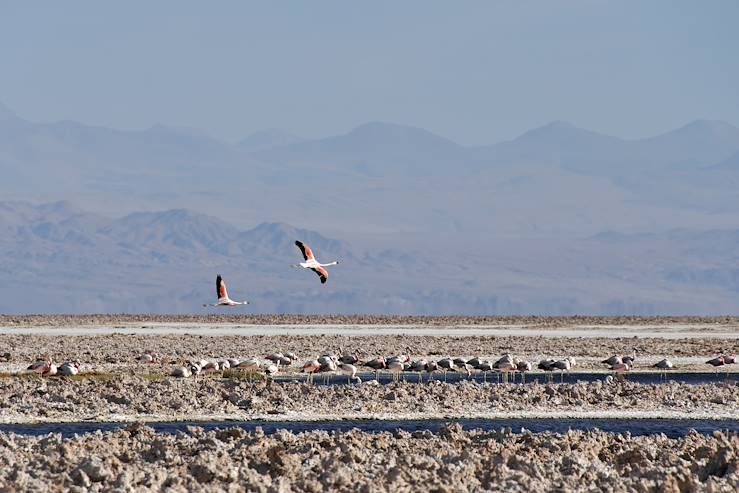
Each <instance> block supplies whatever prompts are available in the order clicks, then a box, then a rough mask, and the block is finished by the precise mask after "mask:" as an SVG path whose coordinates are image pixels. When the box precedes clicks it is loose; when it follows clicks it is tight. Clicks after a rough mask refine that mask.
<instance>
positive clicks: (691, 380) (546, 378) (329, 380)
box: [275, 371, 739, 385]
mask: <svg viewBox="0 0 739 493" xmlns="http://www.w3.org/2000/svg"><path fill="white" fill-rule="evenodd" d="M358 376H359V377H360V379H361V381H363V382H366V381H368V380H375V379H377V381H378V382H379V383H381V384H389V383H392V382H393V381H394V379H393V375H392V374H390V373H387V372H380V373H378V374H377V376H375V374H374V373H370V372H362V373H358ZM609 376H611V375H609V374H604V373H571V374H567V373H564V374H559V373H553V374H546V375H545V374H541V373H537V374H534V375H531V374H529V375H526V376H524V379H523V382H522V377H521V375H515V376H513V375H510V376H508V377H506V376H504V375H501V374H495V373H493V372H488V373H487V374H482V373H479V372H475V373H473V374H472V375H470V376H469V377H468V376H467V375H466V374H464V373H459V372H451V371H450V372H447V374H446V375H444V374H443V373H433V374H430V375H429V374H427V373H421V374H419V373H416V372H406V373H403V374H401V376H400V378H401V380H402V381H403V382H408V383H428V382H429V381H439V382H444V381H446V382H448V383H457V382H462V381H475V382H478V383H488V384H500V383H517V384H520V383H526V384H530V383H535V382H538V383H549V382H551V383H554V384H558V383H570V384H571V383H577V382H596V381H604V380H605V379H606V378H607V377H609ZM306 378H307V376H306V375H302V374H301V375H298V376H278V377H277V378H276V379H275V381H276V382H279V383H290V382H304V381H305V380H306ZM612 378H613V377H612ZM624 378H625V379H626V381H628V382H634V383H639V384H661V383H668V382H677V383H684V384H688V385H703V384H708V383H723V382H739V374H726V373H719V374H716V373H713V372H702V373H667V374H665V375H662V374H659V373H630V374H628V375H626V376H624ZM313 383H314V384H315V385H347V384H349V383H350V382H349V379H348V377H347V376H345V375H340V374H339V375H336V374H316V375H314V376H313Z"/></svg>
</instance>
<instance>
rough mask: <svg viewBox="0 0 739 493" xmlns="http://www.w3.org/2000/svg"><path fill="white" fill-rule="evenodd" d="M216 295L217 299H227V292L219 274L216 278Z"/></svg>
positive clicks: (224, 282)
mask: <svg viewBox="0 0 739 493" xmlns="http://www.w3.org/2000/svg"><path fill="white" fill-rule="evenodd" d="M216 295H218V299H219V300H220V299H221V298H228V291H226V281H224V280H223V278H222V277H221V275H220V274H218V277H216Z"/></svg>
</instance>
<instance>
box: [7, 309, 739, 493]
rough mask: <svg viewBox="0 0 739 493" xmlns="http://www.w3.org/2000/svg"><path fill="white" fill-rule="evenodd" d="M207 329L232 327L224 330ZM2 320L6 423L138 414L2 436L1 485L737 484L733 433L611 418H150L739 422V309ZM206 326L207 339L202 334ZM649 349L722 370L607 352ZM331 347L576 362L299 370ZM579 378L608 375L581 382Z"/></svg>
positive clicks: (662, 487)
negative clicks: (512, 427) (429, 371)
mask: <svg viewBox="0 0 739 493" xmlns="http://www.w3.org/2000/svg"><path fill="white" fill-rule="evenodd" d="M264 324H268V325H264ZM301 324H302V325H301ZM327 324H330V325H327ZM374 324H382V326H383V327H395V329H393V330H398V333H396V334H392V335H388V334H386V335H377V334H374V335H373V333H372V331H373V330H376V327H378V326H377V325H374ZM267 326H269V327H272V328H271V329H270V332H269V334H270V335H249V334H250V331H252V330H253V331H255V332H258V331H259V330H263V329H264V328H265V327H267ZM329 326H330V328H331V330H330V331H328V332H324V331H323V329H325V328H327V327H329ZM209 327H213V328H214V330H215V328H217V332H214V335H208V334H209V333H208V329H209ZM280 327H284V328H282V329H280ZM296 327H298V328H300V330H299V331H298V332H297V333H296V332H295V328H296ZM465 327H476V329H475V332H472V334H474V335H466V334H470V332H465V330H466V329H464V328H465ZM0 328H1V330H2V332H0V422H1V423H5V424H6V425H8V424H13V423H44V422H46V423H49V422H79V421H85V422H110V421H113V422H115V421H124V422H132V423H134V424H132V425H131V426H130V427H129V428H127V429H124V430H118V431H112V432H106V433H105V434H102V435H101V434H95V433H87V434H83V435H81V436H76V437H71V438H63V437H61V436H58V435H49V436H39V437H34V436H26V435H23V436H21V435H13V434H12V433H0V444H2V447H0V491H14V490H15V491H33V490H37V491H41V490H43V489H44V488H43V485H44V484H49V482H54V483H55V484H58V485H62V486H60V489H64V490H76V491H84V490H87V491H103V490H118V491H129V490H131V489H135V490H159V489H161V488H165V487H169V488H172V490H173V491H186V490H192V489H200V490H205V491H208V490H212V491H219V490H233V491H240V490H243V489H245V485H248V488H246V489H249V490H250V491H321V490H326V489H331V490H336V491H350V490H351V491H385V490H388V489H394V490H397V491H410V490H413V489H415V488H417V487H420V486H423V487H424V488H425V489H427V490H429V491H466V490H499V489H507V490H510V491H521V490H523V489H526V490H531V488H536V489H540V490H553V489H554V490H568V491H569V490H592V491H601V490H603V489H606V488H608V489H613V490H618V491H622V490H623V491H685V490H696V491H697V490H707V491H736V489H737V487H739V476H738V474H739V472H737V466H736V464H737V454H738V452H737V450H738V444H739V436H737V433H735V432H717V433H715V434H714V435H713V436H704V435H700V434H697V433H690V434H688V435H687V436H684V437H683V438H667V437H665V436H664V435H647V436H638V437H637V436H635V437H631V436H630V435H628V434H627V433H626V434H625V433H606V432H600V431H591V432H585V431H570V432H567V433H564V434H556V433H529V432H523V433H511V432H510V431H501V432H488V431H474V430H462V429H461V428H460V427H458V425H454V424H452V425H450V426H449V427H447V428H445V429H443V430H442V431H441V432H440V433H433V432H430V431H424V432H414V433H406V432H401V431H398V432H395V433H387V432H382V433H369V432H360V431H358V430H355V431H350V432H331V433H327V432H322V431H320V429H319V430H317V431H313V432H306V433H301V434H298V433H292V432H288V431H280V432H277V433H275V434H271V435H265V434H264V433H260V432H259V431H257V432H247V431H244V430H241V429H223V430H219V431H203V430H201V429H199V428H191V429H189V431H188V432H187V433H176V434H167V433H163V432H156V431H154V430H152V429H150V428H147V427H145V426H142V425H141V424H135V423H136V422H147V421H148V422H156V421H219V420H224V421H225V420H254V419H260V420H270V421H316V422H318V421H319V420H335V419H343V420H356V419H374V420H377V419H401V420H406V419H416V420H417V419H430V418H443V419H449V420H454V419H461V418H480V419H490V418H503V417H525V418H532V419H537V418H556V417H563V418H564V417H569V418H577V419H581V418H627V419H640V418H668V419H721V420H730V421H732V422H734V421H736V420H739V381H738V379H737V372H738V371H739V365H736V364H733V365H732V364H730V365H725V366H724V367H721V368H719V372H720V373H718V374H716V375H715V377H714V376H713V373H712V372H714V368H713V367H712V366H709V365H707V364H706V361H707V360H708V359H710V358H713V357H714V356H716V355H721V354H726V355H733V354H736V353H737V352H739V338H737V336H736V334H737V330H738V328H739V320H737V319H735V318H720V319H697V318H696V319H685V318H678V319H661V318H654V319H652V318H649V319H643V318H625V319H622V318H619V319H611V318H606V319H603V318H590V317H573V318H568V319H556V318H536V317H532V318H525V319H522V318H510V319H500V318H491V319H478V318H461V317H460V318H425V317H414V318H400V317H319V318H314V317H287V316H286V317H185V318H183V317H131V316H120V317H116V316H78V317H66V316H55V317H41V316H39V317H35V316H28V317H0ZM82 329H84V332H78V331H80V330H82ZM133 329H136V330H135V331H133ZM195 329H197V331H198V332H197V333H189V332H191V331H194V330H195ZM313 330H315V332H312V331H313ZM231 331H233V334H230V332H231ZM506 331H510V334H508V335H506ZM604 332H607V334H606V335H604ZM488 333H490V334H494V335H487V334H488ZM641 333H645V334H648V337H643V336H641V335H640V334H641ZM69 334H76V335H69ZM429 334H434V335H429ZM501 334H502V335H501ZM620 334H623V335H620ZM633 350H636V354H637V357H636V361H635V366H634V368H633V369H632V370H631V373H658V372H659V370H657V369H655V368H653V367H652V365H653V364H654V363H655V362H657V361H658V360H660V359H662V358H669V359H670V360H671V361H673V362H674V364H675V369H674V370H672V371H674V372H683V373H684V372H687V373H691V372H702V373H704V374H709V375H711V378H712V379H713V378H715V381H713V380H711V381H710V382H707V383H693V384H688V383H681V382H678V381H670V377H669V375H668V377H667V378H665V379H664V380H659V382H660V383H653V384H645V383H638V382H634V381H630V380H629V378H628V375H627V376H626V379H625V380H621V379H620V378H614V377H613V376H611V375H609V370H608V368H607V366H606V365H604V364H602V363H601V360H602V359H604V358H607V357H609V356H611V355H614V354H619V355H626V354H630V353H631V352H632V351H633ZM144 352H155V353H158V355H159V357H160V358H159V361H157V362H156V363H152V364H146V363H142V362H140V361H138V360H137V358H138V357H139V356H140V355H142V354H143V353H144ZM275 352H284V353H286V352H292V353H295V354H296V355H297V360H295V361H294V362H293V364H292V365H290V366H288V367H286V366H283V367H281V368H280V371H279V374H278V375H277V376H275V377H268V376H266V375H264V372H263V371H262V370H258V371H253V370H250V371H226V372H220V371H219V372H212V373H207V374H205V373H203V374H200V375H198V376H193V377H189V378H177V377H173V376H171V373H172V370H173V369H174V368H176V367H177V366H179V365H183V364H186V363H187V362H188V361H191V360H199V359H217V358H227V357H235V358H239V359H243V358H256V359H258V360H261V361H262V362H264V361H266V360H265V357H266V356H267V355H268V354H271V353H275ZM324 353H333V354H357V355H358V356H359V358H360V361H366V360H369V359H371V358H375V357H377V356H393V355H398V354H407V355H408V356H410V357H411V358H412V359H420V358H423V359H429V360H438V359H441V358H444V357H463V358H470V357H473V356H479V357H481V358H486V359H494V358H498V357H500V355H502V354H504V353H511V354H513V355H516V356H517V357H520V358H522V359H527V360H530V361H532V362H534V364H536V362H538V361H539V360H540V359H544V358H564V357H567V356H569V357H574V358H575V360H576V361H577V363H576V366H575V367H574V368H573V369H572V373H571V375H570V376H569V377H568V378H567V379H566V381H565V383H563V384H560V383H545V379H544V378H543V377H544V375H543V374H542V373H541V372H540V371H538V370H534V371H532V372H531V375H529V377H528V379H527V383H526V384H525V385H522V384H520V383H516V384H511V383H508V384H499V383H496V384H484V383H481V382H476V381H470V380H462V381H458V382H457V381H455V382H453V383H446V382H443V381H439V380H436V381H431V382H424V383H421V384H419V383H416V382H417V374H414V375H408V376H407V378H406V381H400V382H398V383H381V384H380V383H377V382H375V381H374V380H373V379H372V378H371V375H369V374H368V373H365V374H364V376H365V379H364V381H363V382H362V383H356V384H351V385H348V384H343V385H321V384H308V383H305V382H304V381H303V377H302V376H300V377H299V370H300V366H302V363H303V361H305V360H308V359H312V358H315V357H317V356H319V355H321V354H324ZM45 356H50V357H52V358H53V360H54V361H55V362H58V363H61V362H63V361H67V360H79V361H80V362H81V364H82V367H81V373H80V374H79V375H76V376H73V377H60V376H54V377H43V376H40V375H37V374H30V373H29V372H27V371H26V370H25V368H26V367H27V366H28V365H29V364H30V363H32V362H33V361H35V360H36V359H38V358H41V357H45ZM360 369H361V366H360ZM577 372H589V373H590V374H592V373H596V374H602V376H598V377H597V378H596V379H595V380H594V381H578V377H577V375H578V373H577ZM385 376H386V378H385V380H384V382H387V380H388V378H389V375H385ZM293 377H295V378H293ZM317 381H319V377H317ZM519 381H520V380H519ZM534 381H535V382H534ZM554 381H555V382H557V380H556V379H555V380H554ZM224 426H227V423H226V422H224ZM317 426H320V425H317ZM81 451H84V453H83V452H81ZM523 485H528V486H526V488H524V486H523ZM585 485H586V486H585Z"/></svg>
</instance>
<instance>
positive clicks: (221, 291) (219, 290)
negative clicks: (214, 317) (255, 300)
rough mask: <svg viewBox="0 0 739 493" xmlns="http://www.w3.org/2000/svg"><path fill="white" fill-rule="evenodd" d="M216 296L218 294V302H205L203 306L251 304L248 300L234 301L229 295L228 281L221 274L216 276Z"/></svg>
mask: <svg viewBox="0 0 739 493" xmlns="http://www.w3.org/2000/svg"><path fill="white" fill-rule="evenodd" d="M216 296H218V301H217V302H216V303H203V306H204V307H207V306H236V305H248V304H249V302H248V301H234V300H232V299H231V298H229V297H228V291H227V290H226V281H224V280H223V278H222V277H221V275H220V274H218V276H217V277H216Z"/></svg>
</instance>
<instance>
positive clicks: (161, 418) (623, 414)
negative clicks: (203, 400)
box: [0, 410, 739, 426]
mask: <svg viewBox="0 0 739 493" xmlns="http://www.w3.org/2000/svg"><path fill="white" fill-rule="evenodd" d="M509 419H516V420H531V421H544V420H556V419H579V420H592V421H605V420H627V419H628V420H653V419H660V420H670V421H694V420H701V421H737V420H739V411H736V412H733V413H731V412H727V413H717V412H708V411H703V412H680V411H665V410H650V411H610V410H601V411H552V412H543V411H510V412H483V413H480V412H477V413H451V414H449V413H423V414H422V413H400V414H394V413H355V414H344V415H342V416H341V417H339V418H337V417H336V415H335V414H310V413H286V414H285V415H275V414H260V415H241V414H226V415H192V414H188V415H182V416H172V415H139V416H132V415H109V416H95V417H94V418H85V419H82V420H79V419H76V420H72V419H65V418H20V419H13V418H12V417H11V418H10V419H8V418H7V417H4V416H0V425H46V424H90V423H104V424H114V423H120V424H126V423H142V424H146V423H192V424H193V426H197V425H198V424H206V423H224V424H228V423H254V424H258V423H270V424H274V423H295V422H315V423H339V422H346V421H361V422H373V421H445V420H449V421H461V420H490V421H495V420H509Z"/></svg>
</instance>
